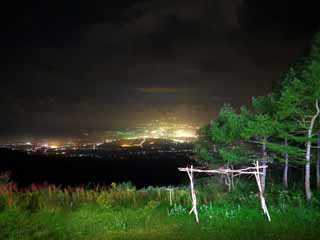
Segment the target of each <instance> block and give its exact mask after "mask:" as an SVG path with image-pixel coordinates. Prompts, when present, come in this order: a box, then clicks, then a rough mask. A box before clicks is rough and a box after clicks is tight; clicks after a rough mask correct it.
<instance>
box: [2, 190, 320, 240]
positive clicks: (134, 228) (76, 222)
mask: <svg viewBox="0 0 320 240" xmlns="http://www.w3.org/2000/svg"><path fill="white" fill-rule="evenodd" d="M251 187H252V189H251ZM14 189H15V188H13V187H12V186H11V187H8V186H7V187H6V188H4V187H2V189H0V190H1V191H0V239H1V240H5V239H39V240H40V239H319V236H320V228H319V223H320V204H319V201H317V198H318V196H316V197H315V200H314V201H313V202H312V203H306V202H305V201H304V197H303V193H300V192H298V191H294V192H291V193H290V192H286V191H281V189H280V188H279V187H277V186H274V187H273V188H270V189H271V190H270V191H269V192H268V194H267V195H266V198H267V204H268V205H269V210H270V214H271V217H272V221H271V222H268V220H267V218H266V217H265V216H264V215H263V214H262V211H261V209H260V206H259V201H258V198H257V195H256V193H255V192H254V191H252V190H254V188H253V186H250V185H247V184H245V185H243V186H239V187H238V189H237V190H236V191H234V192H231V193H226V192H223V191H222V189H221V186H215V185H210V186H208V185H205V186H202V187H200V186H198V188H197V189H198V193H199V194H198V195H199V202H200V203H199V208H198V210H199V216H200V223H199V224H196V223H195V220H194V216H193V215H189V214H188V211H189V209H190V200H189V196H188V189H187V188H185V187H182V188H177V189H176V190H175V196H174V205H173V206H170V205H169V200H168V192H167V191H166V190H165V188H148V189H142V190H136V189H135V188H134V187H133V186H131V185H130V184H122V185H118V186H117V185H115V184H114V185H112V186H111V187H110V188H96V189H82V188H78V189H72V188H69V189H66V190H62V189H57V188H54V187H46V188H43V187H35V186H33V190H32V191H31V190H30V191H26V192H21V191H16V190H14Z"/></svg>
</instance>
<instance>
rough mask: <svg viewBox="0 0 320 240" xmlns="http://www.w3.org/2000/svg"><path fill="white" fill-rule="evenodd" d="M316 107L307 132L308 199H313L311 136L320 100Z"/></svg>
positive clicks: (306, 167) (306, 179) (306, 173)
mask: <svg viewBox="0 0 320 240" xmlns="http://www.w3.org/2000/svg"><path fill="white" fill-rule="evenodd" d="M316 109H317V112H316V114H315V115H313V117H312V118H311V122H310V126H309V129H308V134H307V138H308V140H307V148H306V159H305V160H306V165H305V177H304V178H305V179H304V187H305V192H306V198H307V200H311V197H312V192H311V187H310V160H311V138H312V132H313V127H314V123H315V121H316V119H317V117H318V116H319V114H320V108H319V103H318V100H316Z"/></svg>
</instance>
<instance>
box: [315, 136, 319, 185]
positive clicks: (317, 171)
mask: <svg viewBox="0 0 320 240" xmlns="http://www.w3.org/2000/svg"><path fill="white" fill-rule="evenodd" d="M317 147H318V148H317V152H318V154H317V162H316V174H317V190H318V191H320V133H318V140H317Z"/></svg>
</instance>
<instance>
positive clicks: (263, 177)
mask: <svg viewBox="0 0 320 240" xmlns="http://www.w3.org/2000/svg"><path fill="white" fill-rule="evenodd" d="M267 163H268V155H267V140H266V139H263V141H262V160H261V166H267ZM262 173H263V174H262V175H260V182H261V192H262V194H264V190H265V188H266V175H267V168H263V170H262Z"/></svg>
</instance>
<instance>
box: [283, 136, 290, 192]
mask: <svg viewBox="0 0 320 240" xmlns="http://www.w3.org/2000/svg"><path fill="white" fill-rule="evenodd" d="M284 146H286V147H287V146H288V139H287V137H286V138H285V140H284ZM288 169H289V155H288V153H287V151H286V152H285V154H284V168H283V187H284V188H285V189H288Z"/></svg>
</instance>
